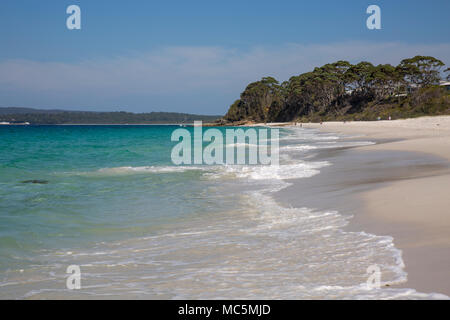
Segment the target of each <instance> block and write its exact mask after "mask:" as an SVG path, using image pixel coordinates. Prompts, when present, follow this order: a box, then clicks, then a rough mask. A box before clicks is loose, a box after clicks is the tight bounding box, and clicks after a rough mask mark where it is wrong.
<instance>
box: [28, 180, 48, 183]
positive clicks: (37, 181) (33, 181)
mask: <svg viewBox="0 0 450 320" xmlns="http://www.w3.org/2000/svg"><path fill="white" fill-rule="evenodd" d="M22 183H35V184H47V183H48V181H47V180H26V181H22Z"/></svg>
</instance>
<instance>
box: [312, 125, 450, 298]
mask: <svg viewBox="0 0 450 320" xmlns="http://www.w3.org/2000/svg"><path fill="white" fill-rule="evenodd" d="M303 128H312V129H318V130H320V131H323V132H335V133H340V134H346V135H359V136H360V137H364V138H366V139H373V140H375V141H380V140H386V139H390V140H391V141H384V142H382V143H377V144H375V145H370V146H362V147H355V148H354V150H355V152H359V153H368V152H370V153H374V154H382V159H381V161H383V158H384V159H385V160H386V159H387V157H388V155H389V154H392V153H395V152H406V153H415V155H414V156H413V158H420V157H423V156H425V155H431V156H434V157H436V158H439V159H441V160H442V161H443V162H445V163H447V165H448V164H449V163H450V116H438V117H423V118H417V119H407V120H393V121H377V122H347V123H339V122H328V123H325V122H324V123H323V124H309V123H308V124H303ZM383 154H384V156H383ZM410 171H414V169H410ZM418 171H421V172H423V175H415V174H412V172H411V174H410V173H407V172H405V173H403V174H400V175H396V174H395V173H393V172H391V174H392V177H391V178H389V177H383V178H382V179H380V181H378V182H377V184H376V185H373V186H372V187H371V188H369V190H366V191H362V192H361V193H360V194H358V198H359V200H360V202H361V203H360V204H359V205H358V207H360V208H359V209H361V212H358V214H355V215H354V218H353V219H351V220H350V225H349V227H348V228H349V229H350V230H364V231H366V232H370V233H374V234H377V235H390V236H392V237H393V238H394V243H395V246H396V247H397V248H399V249H400V250H402V252H403V260H404V263H405V271H406V272H407V273H408V281H407V282H406V283H404V284H402V285H400V287H410V288H414V289H416V290H418V291H421V292H438V293H443V294H446V295H450V281H449V280H448V279H449V276H450V197H449V196H448V190H450V172H449V170H445V169H444V170H436V171H434V172H432V171H429V170H428V169H427V168H418Z"/></svg>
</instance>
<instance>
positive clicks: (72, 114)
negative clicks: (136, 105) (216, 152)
mask: <svg viewBox="0 0 450 320" xmlns="http://www.w3.org/2000/svg"><path fill="white" fill-rule="evenodd" d="M220 117H221V116H207V115H195V114H187V113H175V112H150V113H131V112H123V111H121V112H86V111H63V110H40V109H28V108H0V122H29V123H31V124H37V125H39V124H164V123H189V122H193V121H195V120H201V121H204V122H213V121H216V120H217V119H219V118H220Z"/></svg>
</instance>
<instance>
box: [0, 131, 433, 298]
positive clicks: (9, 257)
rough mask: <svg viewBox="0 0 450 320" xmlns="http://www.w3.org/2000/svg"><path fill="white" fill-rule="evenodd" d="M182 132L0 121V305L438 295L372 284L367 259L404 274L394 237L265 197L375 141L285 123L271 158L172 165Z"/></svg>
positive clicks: (389, 276)
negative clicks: (175, 138) (70, 270)
mask: <svg viewBox="0 0 450 320" xmlns="http://www.w3.org/2000/svg"><path fill="white" fill-rule="evenodd" d="M178 128H179V127H178V126H0V299H5V298H7V299H11V298H18V299H23V298H29V299H51V298H56V299H72V298H73V299H78V298H83V299H95V298H111V299H116V298H138V299H161V298H166V299H179V298H182V299H219V298H225V299H238V298H242V299H246V298H251V299H298V298H304V299H321V298H322V299H323V298H328V299H336V298H341V299H348V298H363V299H367V298H433V297H438V298H442V296H434V295H426V294H421V293H417V292H416V291H415V290H413V289H393V288H392V289H391V288H389V289H382V290H368V289H367V286H366V281H367V276H368V275H367V273H366V270H367V267H368V266H371V265H377V266H380V268H381V270H382V272H383V284H391V285H392V284H398V283H402V282H405V281H406V273H405V272H404V270H403V268H404V265H403V261H402V259H401V252H400V251H399V250H398V249H396V248H395V246H394V244H393V239H392V238H391V237H386V236H383V237H380V236H376V235H372V234H368V233H365V232H363V231H361V232H346V231H344V230H343V227H345V226H346V225H347V223H348V220H349V219H350V218H351V217H349V216H348V215H345V213H339V212H337V211H323V212H320V211H316V210H314V209H309V208H293V207H288V208H286V207H283V206H281V205H279V204H278V203H277V202H276V201H275V200H274V197H273V194H274V192H278V191H280V190H282V189H283V188H286V187H287V186H289V185H290V184H291V183H292V181H291V180H290V179H308V178H310V177H312V176H314V175H317V174H320V171H321V168H323V167H329V166H332V165H333V164H332V163H331V162H329V161H327V160H326V157H324V156H322V157H320V156H319V157H317V158H318V159H321V160H320V161H319V160H314V159H315V157H316V155H318V154H320V152H321V150H326V149H330V148H341V147H345V148H348V147H351V146H358V145H366V144H371V142H368V141H361V140H358V141H354V140H351V139H348V138H345V137H341V136H337V135H334V134H323V133H319V132H316V131H313V130H305V129H301V128H289V129H281V130H280V165H279V166H248V165H235V166H233V165H231V166H230V165H213V166H206V165H194V166H186V165H183V166H174V165H173V164H172V161H171V150H172V148H173V146H174V145H175V144H176V143H177V142H172V141H171V135H172V132H173V131H174V130H175V129H178ZM204 129H205V128H204ZM188 130H190V131H191V132H192V130H193V128H188ZM219 130H222V132H223V131H224V130H226V129H224V128H219ZM27 180H41V181H45V182H47V183H44V184H39V183H23V182H24V181H27ZM301 196H302V195H301V194H299V199H301ZM322 196H324V197H326V196H327V195H321V194H317V197H318V199H320V197H322ZM70 265H78V266H79V267H80V270H81V272H82V276H81V279H82V280H81V286H82V288H81V289H80V290H69V289H68V288H67V287H66V279H67V277H68V274H67V272H66V270H67V267H68V266H70Z"/></svg>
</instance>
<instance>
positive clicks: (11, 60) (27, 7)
mask: <svg viewBox="0 0 450 320" xmlns="http://www.w3.org/2000/svg"><path fill="white" fill-rule="evenodd" d="M74 4H75V5H78V6H79V7H80V9H81V29H80V30H69V29H68V28H67V26H66V20H67V18H68V17H69V16H70V14H67V13H66V9H67V7H68V6H70V5H74ZM373 4H374V5H378V6H379V7H380V9H381V29H380V30H369V29H368V28H367V26H366V20H367V18H368V17H369V14H367V13H366V9H367V7H368V6H369V5H373ZM449 12H450V1H448V0H429V1H419V0H395V1H393V0H389V1H388V0H386V1H376V0H370V1H364V0H345V1H335V0H315V1H302V0H295V1H288V0H277V1H273V0H271V1H266V0H240V1H235V0H227V1H216V0H208V1H197V0H190V1H186V0H184V1H172V0H165V1H153V0H133V1H124V0H115V1H111V0H41V1H36V0H1V1H0V106H1V107H34V108H43V109H47V108H49V109H50V108H58V109H67V110H87V111H119V110H120V111H130V112H151V111H165V112H187V113H197V114H224V113H225V112H226V111H227V109H228V107H229V105H230V104H232V103H233V102H234V100H236V99H238V98H239V95H240V93H241V92H242V91H243V90H244V89H245V87H246V86H247V84H249V83H250V82H253V81H257V80H259V79H260V78H262V77H265V76H273V77H275V78H276V79H277V80H279V81H280V82H282V81H285V80H288V79H289V78H290V77H291V76H294V75H298V74H300V73H303V72H307V71H310V70H312V69H314V67H317V66H321V65H323V64H326V63H329V62H334V61H337V60H348V61H350V62H352V63H356V62H359V61H370V62H372V63H374V64H379V63H391V64H398V63H399V62H400V61H401V60H402V59H404V58H408V57H413V56H415V55H418V54H420V55H432V56H435V57H436V58H439V59H441V60H442V61H443V62H444V63H445V64H447V67H448V66H449V65H450V19H448V13H449Z"/></svg>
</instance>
